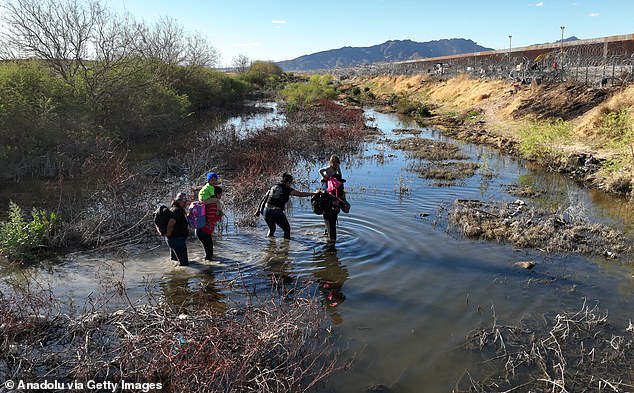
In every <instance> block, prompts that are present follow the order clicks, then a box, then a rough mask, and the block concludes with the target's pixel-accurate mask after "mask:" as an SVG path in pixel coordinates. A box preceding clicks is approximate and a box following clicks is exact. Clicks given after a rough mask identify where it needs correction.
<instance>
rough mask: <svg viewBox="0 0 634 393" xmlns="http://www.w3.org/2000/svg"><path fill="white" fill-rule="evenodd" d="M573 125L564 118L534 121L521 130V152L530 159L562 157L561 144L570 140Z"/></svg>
mask: <svg viewBox="0 0 634 393" xmlns="http://www.w3.org/2000/svg"><path fill="white" fill-rule="evenodd" d="M571 132H572V125H571V124H570V123H567V122H565V121H563V120H557V121H554V122H545V121H533V122H531V123H530V124H529V125H528V126H527V127H525V128H523V129H521V130H520V137H521V142H520V147H519V149H520V152H521V153H522V155H523V156H524V157H525V158H527V159H529V160H538V159H558V158H561V154H562V153H561V149H560V146H561V145H563V144H565V143H567V142H568V141H569V140H570V134H571Z"/></svg>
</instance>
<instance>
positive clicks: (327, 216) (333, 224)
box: [323, 213, 338, 241]
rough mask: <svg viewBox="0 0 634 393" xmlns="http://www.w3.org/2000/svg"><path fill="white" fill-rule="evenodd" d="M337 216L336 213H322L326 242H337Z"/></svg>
mask: <svg viewBox="0 0 634 393" xmlns="http://www.w3.org/2000/svg"><path fill="white" fill-rule="evenodd" d="M337 215H338V213H324V214H323V216H324V224H326V235H327V236H328V240H331V241H335V240H337Z"/></svg>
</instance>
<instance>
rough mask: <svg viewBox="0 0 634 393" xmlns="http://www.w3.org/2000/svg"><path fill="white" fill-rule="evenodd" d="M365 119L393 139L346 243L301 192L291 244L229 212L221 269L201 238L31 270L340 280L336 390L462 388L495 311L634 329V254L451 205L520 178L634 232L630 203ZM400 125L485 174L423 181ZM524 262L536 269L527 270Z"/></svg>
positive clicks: (352, 177)
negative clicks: (533, 243)
mask: <svg viewBox="0 0 634 393" xmlns="http://www.w3.org/2000/svg"><path fill="white" fill-rule="evenodd" d="M366 116H367V117H368V118H369V120H368V122H369V123H370V124H371V125H373V126H376V127H378V129H379V130H380V131H381V132H382V135H381V136H379V137H378V138H379V140H378V141H371V142H368V143H367V144H366V146H365V148H364V150H363V152H362V153H361V154H360V155H358V156H355V157H349V158H346V160H344V162H343V165H342V171H343V174H344V177H345V178H346V179H347V182H346V183H345V186H346V189H347V195H348V200H349V202H350V203H351V205H352V209H351V211H350V213H349V214H341V215H340V216H339V226H338V228H339V230H338V232H339V233H338V236H339V239H338V242H337V243H336V245H335V246H334V247H332V246H328V245H327V244H326V242H325V238H324V236H323V221H322V220H321V217H320V216H317V215H315V214H313V213H312V212H311V210H310V206H309V203H308V198H294V199H293V200H292V208H291V209H290V211H289V212H288V216H289V220H290V222H291V227H292V237H293V239H292V240H291V241H290V242H286V241H284V240H283V239H282V238H281V237H277V238H275V239H268V238H266V237H265V233H266V229H265V225H264V222H263V220H261V221H260V223H259V225H258V227H257V228H254V229H245V228H237V227H236V226H235V225H234V224H233V222H232V220H231V217H229V220H228V222H227V227H226V230H225V231H223V232H222V233H219V234H217V237H216V240H215V254H216V256H217V257H218V261H217V262H214V263H204V262H202V249H201V247H200V244H199V243H198V242H197V240H196V239H195V238H194V237H191V238H190V240H191V241H190V244H189V248H190V254H191V256H190V258H192V259H194V260H196V261H198V262H196V263H193V264H192V265H191V266H190V267H182V268H181V267H174V266H173V265H172V263H171V262H170V261H169V258H167V255H168V254H167V250H166V248H165V246H164V245H163V244H161V243H160V242H159V240H158V239H157V242H156V244H154V245H152V247H149V248H148V249H143V250H136V251H135V252H133V253H132V254H130V255H97V256H95V255H91V256H87V255H83V254H74V255H70V256H67V257H65V258H63V259H62V260H61V261H60V262H59V263H55V264H51V265H47V267H46V268H39V267H38V268H33V269H32V270H33V271H32V272H30V273H31V275H32V276H35V277H36V278H37V279H38V281H39V282H41V283H46V284H45V285H46V286H50V287H51V288H52V289H53V291H54V292H56V293H58V294H60V295H62V294H63V295H70V296H73V297H76V298H79V299H81V298H85V297H87V296H89V295H90V294H91V293H93V292H95V291H97V289H98V288H99V287H100V286H102V285H104V284H103V283H104V282H105V283H111V282H112V281H113V280H123V282H124V283H125V286H126V288H127V291H128V295H129V296H130V297H131V298H133V299H134V298H138V297H141V296H143V294H144V293H145V290H146V287H148V286H149V287H151V288H154V289H156V290H158V291H161V292H164V293H165V294H168V295H170V296H173V297H178V296H181V295H183V294H185V293H186V291H187V288H195V287H198V286H200V285H201V284H205V285H206V288H207V291H209V292H210V293H212V295H213V296H214V297H216V298H217V299H219V300H220V301H223V297H224V291H225V287H224V286H225V284H226V282H227V278H230V277H232V276H237V275H240V276H241V277H243V278H244V280H246V281H247V282H252V283H257V282H258V280H262V279H263V278H264V279H265V278H266V277H269V276H270V275H271V274H276V275H278V276H281V277H283V278H284V279H285V280H287V281H293V280H295V281H302V280H303V278H305V277H312V278H315V279H319V280H321V281H322V282H327V283H331V285H332V287H333V288H334V289H335V290H333V291H328V288H325V289H324V290H323V291H322V294H323V296H324V304H325V307H326V308H327V315H328V318H329V319H330V320H329V321H328V323H329V324H330V325H332V327H333V331H334V332H335V333H336V334H337V335H340V336H341V338H342V339H341V340H340V342H341V343H345V348H344V349H343V353H342V355H341V356H343V357H347V358H353V359H354V362H353V364H352V367H351V369H350V370H349V371H347V372H345V373H338V374H336V375H334V376H333V377H332V378H331V379H330V380H329V381H328V382H327V383H326V384H325V385H322V386H320V387H319V389H318V390H319V391H325V392H341V393H348V392H355V393H356V392H364V391H367V390H368V389H375V390H376V389H378V387H379V386H382V387H385V388H389V389H390V391H394V392H448V391H451V389H452V388H453V387H454V386H455V384H456V383H457V382H458V381H459V380H460V379H461V378H463V377H464V376H465V370H467V371H468V372H469V373H471V374H472V375H477V374H478V372H479V371H478V370H481V369H482V368H483V365H482V363H481V362H482V358H480V357H479V356H478V355H477V354H472V353H470V352H467V351H466V350H464V349H463V346H464V342H465V338H466V336H467V334H468V332H469V331H471V330H473V329H475V328H478V327H483V326H490V325H491V324H492V321H493V318H494V317H495V318H496V319H497V323H500V324H508V325H512V324H517V323H518V322H519V321H520V320H521V319H522V318H533V319H538V320H550V319H551V318H552V317H553V316H554V315H555V314H557V313H558V312H561V311H577V310H579V309H580V308H581V307H582V306H583V304H584V302H587V303H589V304H598V306H599V307H600V308H601V309H607V310H609V315H610V322H612V323H614V324H616V325H618V326H622V327H623V329H625V327H627V323H628V320H629V319H630V318H632V317H634V307H633V306H634V304H633V303H634V301H633V300H634V296H633V295H634V277H633V273H634V268H633V266H634V265H632V262H634V260H632V259H631V257H627V256H625V257H622V258H620V259H617V260H606V259H604V258H601V257H598V258H590V259H589V258H585V257H581V256H575V255H547V254H544V253H543V252H541V251H540V250H518V249H515V248H513V247H512V246H510V245H504V244H496V243H488V242H483V241H473V240H468V239H465V238H464V237H463V236H461V235H460V234H458V233H457V232H455V231H453V230H451V229H448V227H447V214H446V213H447V208H449V207H450V206H451V204H452V202H453V201H455V200H456V199H478V200H503V201H514V200H516V199H518V197H517V196H514V195H511V194H509V193H508V191H507V190H508V187H509V185H514V184H521V185H528V186H531V187H533V188H534V189H537V190H541V191H544V192H545V193H544V194H542V195H541V196H540V197H539V199H531V198H522V199H523V200H524V201H525V202H526V203H528V204H543V205H548V206H558V207H560V208H561V209H562V210H563V209H565V208H567V207H573V208H574V209H576V211H577V212H583V214H584V215H585V216H587V217H588V218H590V219H592V220H597V221H600V222H604V223H610V224H613V225H616V226H621V227H624V228H625V229H626V231H628V232H629V231H630V230H631V228H632V225H633V223H634V221H633V219H632V217H631V216H630V214H631V213H630V212H631V210H632V209H631V206H629V205H628V204H627V203H625V202H623V201H621V200H619V199H617V198H613V197H609V196H605V195H602V194H601V193H598V192H588V191H587V190H583V189H581V188H579V187H578V186H577V185H576V184H575V183H574V182H572V181H571V180H569V179H567V178H566V177H563V176H559V175H556V174H549V173H545V172H543V171H540V170H539V169H537V168H530V167H528V166H527V165H526V164H525V163H522V162H520V161H518V160H516V159H513V158H509V157H506V156H503V155H500V154H499V153H497V152H495V151H493V150H491V149H488V148H485V147H481V146H475V145H470V144H464V143H461V142H457V141H454V140H450V139H447V138H444V137H443V136H442V135H441V134H440V133H439V132H438V131H437V130H434V129H427V128H423V127H419V126H417V125H416V124H415V123H413V122H409V121H408V120H403V119H400V118H398V117H397V116H395V115H392V114H381V113H378V112H375V111H373V110H367V111H366ZM273 119H278V121H279V118H278V117H277V115H276V114H275V113H274V112H273V113H272V114H266V115H262V114H261V115H258V116H255V117H253V118H249V119H232V120H230V122H232V124H234V125H235V126H237V127H246V128H248V127H250V126H253V125H256V126H257V125H263V124H266V123H267V122H268V121H273ZM395 129H418V130H420V131H421V134H420V135H419V136H421V137H424V138H431V139H439V140H443V141H445V142H449V143H452V144H456V145H458V146H460V148H461V150H462V151H463V152H464V153H465V154H466V155H467V156H468V157H469V160H470V161H474V162H478V163H479V164H480V169H479V170H478V171H476V174H475V175H474V176H472V177H469V178H466V179H464V180H461V181H458V182H455V183H454V184H450V185H443V186H439V185H438V184H436V183H435V182H434V181H431V180H427V179H423V178H421V177H419V175H417V174H416V173H415V172H413V171H410V170H409V168H410V167H411V165H412V164H413V163H414V162H413V160H412V159H409V158H407V156H406V155H405V153H404V152H403V151H399V150H392V149H391V148H389V147H387V146H386V145H385V144H384V143H381V140H384V139H386V138H387V139H398V138H402V137H408V136H410V135H408V134H407V133H405V134H403V133H401V132H398V133H395V132H394V130H395ZM328 153H329V152H328ZM325 164H326V163H325V162H322V163H319V164H317V165H302V168H301V169H298V170H297V171H296V173H295V175H296V178H305V179H308V181H309V182H310V184H304V185H303V186H301V185H298V188H300V189H305V187H308V186H310V187H311V188H313V189H314V188H316V187H317V186H318V184H319V175H318V172H317V169H318V167H319V166H323V165H325ZM518 261H534V262H536V266H535V267H534V268H533V269H531V270H526V269H522V268H518V267H516V266H514V263H515V262H518ZM8 274H9V273H8ZM105 285H109V284H105ZM254 285H256V284H254ZM386 391H387V390H386Z"/></svg>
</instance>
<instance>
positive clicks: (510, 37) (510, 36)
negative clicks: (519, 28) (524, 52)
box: [509, 35, 513, 61]
mask: <svg viewBox="0 0 634 393" xmlns="http://www.w3.org/2000/svg"><path fill="white" fill-rule="evenodd" d="M512 38H513V36H512V35H509V61H511V39H512Z"/></svg>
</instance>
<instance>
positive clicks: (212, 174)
mask: <svg viewBox="0 0 634 393" xmlns="http://www.w3.org/2000/svg"><path fill="white" fill-rule="evenodd" d="M214 177H215V178H216V180H218V174H216V172H209V173H207V181H209V180H211V179H213V178H214Z"/></svg>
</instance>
